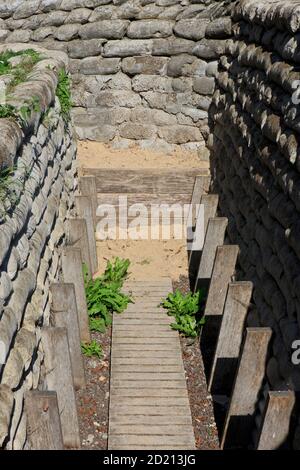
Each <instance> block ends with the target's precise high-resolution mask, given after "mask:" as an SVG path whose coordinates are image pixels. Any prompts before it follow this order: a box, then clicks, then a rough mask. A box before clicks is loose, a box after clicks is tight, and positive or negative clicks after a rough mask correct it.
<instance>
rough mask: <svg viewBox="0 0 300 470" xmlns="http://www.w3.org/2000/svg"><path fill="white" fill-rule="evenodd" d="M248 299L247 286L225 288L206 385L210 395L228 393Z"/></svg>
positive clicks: (240, 283) (238, 349)
mask: <svg viewBox="0 0 300 470" xmlns="http://www.w3.org/2000/svg"><path fill="white" fill-rule="evenodd" d="M251 295H252V283H251V282H234V283H230V284H229V286H228V290H227V295H226V301H225V306H224V311H223V315H222V320H221V327H220V332H219V336H218V341H217V346H216V351H215V354H214V359H213V365H212V369H211V373H210V379H209V384H208V389H209V391H211V392H212V393H222V394H227V393H230V391H231V389H232V385H233V380H234V376H235V372H236V368H237V364H238V357H239V354H240V348H241V343H242V338H243V328H244V324H245V319H246V315H247V311H248V306H249V303H250V300H251Z"/></svg>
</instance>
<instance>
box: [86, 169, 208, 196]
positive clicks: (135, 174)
mask: <svg viewBox="0 0 300 470" xmlns="http://www.w3.org/2000/svg"><path fill="white" fill-rule="evenodd" d="M84 171H86V172H87V173H89V174H90V175H92V176H95V177H96V186H97V191H98V192H100V193H116V192H119V193H145V192H146V193H157V194H165V193H168V194H170V193H190V194H192V191H193V186H194V179H195V176H197V175H202V176H203V177H204V176H206V181H205V183H204V184H205V188H204V189H205V191H206V192H207V191H208V188H209V183H210V176H209V170H207V169H197V168H194V169H190V170H185V169H184V170H183V169H178V170H174V169H166V170H164V169H163V170H156V169H153V168H151V169H142V170H139V169H137V170H123V169H117V170H114V169H111V168H101V169H93V168H89V169H87V170H84Z"/></svg>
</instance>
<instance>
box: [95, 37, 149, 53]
mask: <svg viewBox="0 0 300 470" xmlns="http://www.w3.org/2000/svg"><path fill="white" fill-rule="evenodd" d="M152 44H153V43H152V40H151V39H133V40H131V39H123V40H122V41H108V42H107V44H105V46H104V49H103V56H104V57H130V56H136V55H150V54H151V52H152Z"/></svg>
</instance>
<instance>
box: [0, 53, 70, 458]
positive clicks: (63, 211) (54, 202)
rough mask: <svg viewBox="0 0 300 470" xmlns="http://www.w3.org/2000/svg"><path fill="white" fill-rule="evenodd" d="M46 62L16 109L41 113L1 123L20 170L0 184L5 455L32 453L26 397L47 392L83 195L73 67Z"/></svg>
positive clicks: (5, 160) (6, 147)
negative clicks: (68, 238) (68, 111)
mask: <svg viewBox="0 0 300 470" xmlns="http://www.w3.org/2000/svg"><path fill="white" fill-rule="evenodd" d="M12 47H13V48H14V46H12ZM2 50H3V46H2V47H0V53H1V52H2ZM42 54H43V57H44V59H43V60H42V61H40V62H39V63H38V64H36V65H35V67H34V69H33V71H32V73H31V75H30V77H28V78H27V80H26V82H24V83H21V84H19V85H18V86H17V87H16V88H15V89H14V91H13V92H12V95H11V96H10V101H9V102H10V103H11V104H13V103H15V104H16V105H17V106H18V107H19V108H21V107H22V106H27V105H28V104H30V102H31V100H33V99H34V100H38V102H39V105H38V106H35V109H34V110H33V111H32V112H28V113H27V114H26V122H25V121H22V122H21V123H20V122H19V123H17V121H16V120H15V119H12V118H8V119H0V166H1V168H2V169H3V168H11V169H14V176H13V177H12V179H10V180H9V188H8V189H7V190H5V191H3V181H4V179H3V176H2V175H1V177H0V358H1V361H0V362H1V364H0V447H2V448H5V449H23V448H26V444H27V430H26V414H25V412H24V394H25V392H26V391H27V390H30V389H36V388H37V387H39V388H41V387H43V382H44V374H45V370H44V365H43V356H44V354H43V350H42V347H41V344H40V331H41V327H42V326H44V325H46V326H47V325H49V317H50V303H51V297H50V292H49V286H50V283H51V282H55V281H57V280H59V278H60V271H61V269H60V253H61V249H62V247H63V245H64V243H65V222H66V218H67V217H68V216H70V215H71V214H72V212H73V207H74V193H75V190H76V179H75V176H76V167H75V165H74V159H75V156H76V142H75V140H74V139H73V132H72V128H71V126H70V124H69V123H67V122H66V121H64V119H63V118H62V116H61V110H60V103H59V101H58V99H57V97H56V87H57V83H58V72H59V70H60V69H61V68H67V64H68V59H67V56H66V55H65V54H63V53H60V52H59V53H57V52H54V53H50V52H48V51H43V52H42ZM35 102H36V101H35Z"/></svg>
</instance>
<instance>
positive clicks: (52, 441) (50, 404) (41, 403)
mask: <svg viewBox="0 0 300 470" xmlns="http://www.w3.org/2000/svg"><path fill="white" fill-rule="evenodd" d="M24 405H25V413H26V418H27V431H28V432H27V436H28V442H29V447H30V450H63V448H64V445H63V437H62V430H61V423H60V417H59V411H58V404H57V395H56V392H45V391H39V390H31V391H28V392H26V393H25V401H24Z"/></svg>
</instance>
